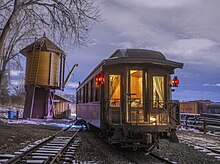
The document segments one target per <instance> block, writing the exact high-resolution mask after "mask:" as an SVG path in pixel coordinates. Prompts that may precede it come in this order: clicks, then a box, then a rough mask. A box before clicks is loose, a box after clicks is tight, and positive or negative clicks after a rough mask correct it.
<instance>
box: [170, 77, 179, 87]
mask: <svg viewBox="0 0 220 164" xmlns="http://www.w3.org/2000/svg"><path fill="white" fill-rule="evenodd" d="M179 83H180V81H179V79H177V76H175V77H174V78H173V80H172V86H173V87H178V85H179Z"/></svg>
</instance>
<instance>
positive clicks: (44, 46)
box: [20, 35, 65, 56]
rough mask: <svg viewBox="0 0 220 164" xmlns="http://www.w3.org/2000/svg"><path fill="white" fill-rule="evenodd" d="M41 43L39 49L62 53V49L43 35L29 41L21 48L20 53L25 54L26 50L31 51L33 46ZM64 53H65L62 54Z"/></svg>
mask: <svg viewBox="0 0 220 164" xmlns="http://www.w3.org/2000/svg"><path fill="white" fill-rule="evenodd" d="M41 43H43V44H42V47H41V50H47V51H53V52H58V53H62V54H64V51H63V50H61V49H60V48H59V47H58V46H57V45H56V44H54V43H53V42H52V41H51V40H50V39H48V38H47V37H46V36H45V35H44V36H43V37H41V38H40V39H37V40H36V41H35V42H33V43H31V44H30V45H28V46H27V47H25V48H23V49H22V50H21V51H20V53H21V54H23V55H24V56H27V52H30V51H33V46H34V44H36V46H40V44H41ZM64 55H65V54H64Z"/></svg>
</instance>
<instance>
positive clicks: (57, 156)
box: [50, 129, 81, 164]
mask: <svg viewBox="0 0 220 164" xmlns="http://www.w3.org/2000/svg"><path fill="white" fill-rule="evenodd" d="M80 130H81V129H79V130H77V131H76V132H75V133H74V134H73V136H72V137H71V139H70V140H69V141H68V142H67V143H66V144H65V145H64V147H63V148H62V149H61V150H60V151H59V152H58V153H57V155H56V156H55V157H54V158H53V160H52V161H51V162H50V164H53V163H55V162H56V161H58V160H57V159H58V158H59V157H61V156H62V154H63V153H64V152H65V150H66V149H67V148H68V146H69V145H70V144H71V143H72V141H73V139H74V138H75V137H76V135H77V134H78V132H79V131H80Z"/></svg>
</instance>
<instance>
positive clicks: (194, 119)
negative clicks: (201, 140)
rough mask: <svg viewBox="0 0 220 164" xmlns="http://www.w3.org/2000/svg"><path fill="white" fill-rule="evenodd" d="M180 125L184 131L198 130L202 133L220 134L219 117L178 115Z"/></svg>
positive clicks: (211, 115) (212, 115)
mask: <svg viewBox="0 0 220 164" xmlns="http://www.w3.org/2000/svg"><path fill="white" fill-rule="evenodd" d="M180 125H181V126H182V127H183V128H186V129H189V128H193V129H198V130H200V131H203V132H204V133H206V132H207V131H210V132H220V115H215V114H201V115H200V114H189V113H180Z"/></svg>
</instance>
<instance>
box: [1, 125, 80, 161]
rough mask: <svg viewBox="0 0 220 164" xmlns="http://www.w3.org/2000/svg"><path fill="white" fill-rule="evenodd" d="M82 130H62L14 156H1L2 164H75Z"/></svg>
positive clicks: (68, 128)
mask: <svg viewBox="0 0 220 164" xmlns="http://www.w3.org/2000/svg"><path fill="white" fill-rule="evenodd" d="M79 131H80V129H77V130H76V129H75V128H72V125H71V126H69V127H67V128H65V129H63V130H61V131H60V132H58V133H56V134H55V135H53V136H51V137H48V138H44V139H42V140H39V141H36V142H34V143H33V144H31V145H28V146H27V147H25V148H23V149H20V150H19V151H18V152H15V153H14V154H2V155H0V163H4V164H16V163H35V164H52V163H73V161H74V160H75V159H74V156H75V152H76V150H77V148H78V147H79V145H80V142H81V140H80V139H79V138H76V135H77V133H78V132H79Z"/></svg>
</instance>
